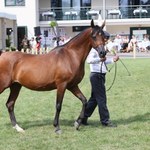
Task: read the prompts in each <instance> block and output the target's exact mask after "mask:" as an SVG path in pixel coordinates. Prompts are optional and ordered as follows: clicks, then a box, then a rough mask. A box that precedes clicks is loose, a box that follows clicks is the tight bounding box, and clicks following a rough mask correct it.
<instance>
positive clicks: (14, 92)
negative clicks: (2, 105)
mask: <svg viewBox="0 0 150 150" xmlns="http://www.w3.org/2000/svg"><path fill="white" fill-rule="evenodd" d="M21 87H22V86H21V85H20V84H19V83H13V84H12V85H11V86H10V95H9V98H8V100H7V103H6V107H7V109H8V113H9V116H10V120H11V123H12V125H13V128H14V129H16V130H17V131H18V132H24V130H23V129H22V128H21V127H19V125H18V124H17V121H16V117H15V114H14V105H15V102H16V99H17V97H18V95H19V92H20V90H21Z"/></svg>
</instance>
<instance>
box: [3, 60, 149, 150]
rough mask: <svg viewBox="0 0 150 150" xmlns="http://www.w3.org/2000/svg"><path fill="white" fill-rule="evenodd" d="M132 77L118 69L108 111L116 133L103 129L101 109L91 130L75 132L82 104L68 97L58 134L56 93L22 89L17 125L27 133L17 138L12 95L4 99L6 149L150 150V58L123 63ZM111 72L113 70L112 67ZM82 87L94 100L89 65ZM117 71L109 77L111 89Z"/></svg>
mask: <svg viewBox="0 0 150 150" xmlns="http://www.w3.org/2000/svg"><path fill="white" fill-rule="evenodd" d="M123 62H124V63H125V64H126V66H127V67H128V69H129V71H130V72H131V76H128V73H127V72H126V70H125V68H124V67H123V65H122V64H121V63H120V62H118V63H117V64H118V65H117V77H116V80H115V83H114V85H113V87H112V88H111V90H110V91H108V92H107V95H108V107H109V110H110V116H111V119H112V121H113V122H115V123H117V124H118V127H117V128H115V129H114V128H104V127H102V126H101V125H100V122H99V115H98V112H97V109H96V110H95V112H94V114H93V115H92V117H91V118H89V124H90V125H89V126H81V127H80V130H79V131H76V130H75V128H74V126H73V123H74V121H75V120H76V119H77V117H78V115H79V113H80V111H81V106H82V105H81V102H80V100H78V99H77V98H76V97H74V95H72V94H71V93H70V92H68V91H67V92H66V94H65V97H64V101H63V106H62V111H61V114H60V127H61V129H62V134H61V135H56V134H55V133H54V127H53V125H52V124H53V119H54V115H55V103H56V101H55V98H56V91H50V92H36V91H30V90H28V89H25V88H22V90H21V92H20V95H19V97H18V99H17V102H16V106H15V114H16V118H17V120H18V123H19V125H20V126H21V127H23V128H24V129H25V133H24V134H20V133H17V132H16V131H15V130H14V129H13V128H12V126H11V124H10V120H9V115H8V112H7V109H6V107H5V103H6V100H7V98H8V94H9V90H6V91H5V92H3V93H2V94H1V95H0V98H1V101H0V149H1V150H27V149H28V150H50V149H51V150H84V149H86V150H149V148H150V142H149V141H150V133H149V131H150V111H149V108H150V102H149V98H150V79H149V78H150V69H149V68H150V63H149V59H123ZM109 67H111V66H109ZM85 71H86V72H85V77H84V79H83V80H82V82H81V83H80V85H79V86H80V88H81V91H82V92H83V93H84V95H85V96H86V97H87V99H88V98H89V96H90V83H89V65H88V64H86V70H85ZM113 77H114V68H113V69H112V70H111V72H110V73H108V74H107V82H106V86H107V88H108V87H109V86H110V85H111V83H112V80H113Z"/></svg>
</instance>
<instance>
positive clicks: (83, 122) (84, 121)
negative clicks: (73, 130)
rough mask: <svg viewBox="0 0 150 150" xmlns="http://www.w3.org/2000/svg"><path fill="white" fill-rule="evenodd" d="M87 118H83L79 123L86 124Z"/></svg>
mask: <svg viewBox="0 0 150 150" xmlns="http://www.w3.org/2000/svg"><path fill="white" fill-rule="evenodd" d="M87 120H88V118H83V119H82V122H81V124H82V125H85V126H88V125H89V124H88V123H87Z"/></svg>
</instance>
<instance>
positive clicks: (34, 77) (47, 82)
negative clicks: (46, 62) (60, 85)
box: [14, 66, 56, 91]
mask: <svg viewBox="0 0 150 150" xmlns="http://www.w3.org/2000/svg"><path fill="white" fill-rule="evenodd" d="M16 72H17V73H15V75H14V82H19V83H20V84H21V85H22V86H24V87H26V88H28V89H31V90H37V91H47V90H53V89H55V88H56V86H55V80H54V74H53V73H51V72H50V71H49V70H47V68H46V69H43V68H42V67H38V68H36V69H34V67H33V66H31V67H26V68H23V67H19V68H17V70H16Z"/></svg>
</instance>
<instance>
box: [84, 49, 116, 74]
mask: <svg viewBox="0 0 150 150" xmlns="http://www.w3.org/2000/svg"><path fill="white" fill-rule="evenodd" d="M87 63H88V64H90V71H91V72H98V73H107V68H106V64H111V63H113V58H109V59H108V58H107V59H106V60H105V62H103V63H102V61H100V57H99V54H98V52H97V51H96V50H95V49H94V48H92V49H91V51H90V53H89V55H88V57H87Z"/></svg>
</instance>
